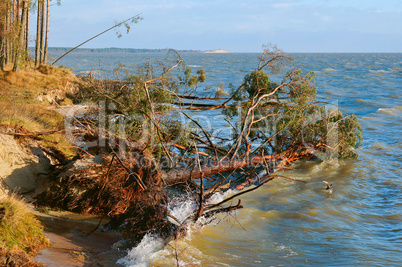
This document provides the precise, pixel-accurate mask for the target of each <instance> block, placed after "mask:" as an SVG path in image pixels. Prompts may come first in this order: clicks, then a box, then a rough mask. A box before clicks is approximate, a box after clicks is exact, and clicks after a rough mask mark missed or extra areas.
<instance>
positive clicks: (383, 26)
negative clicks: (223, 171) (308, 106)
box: [31, 0, 402, 52]
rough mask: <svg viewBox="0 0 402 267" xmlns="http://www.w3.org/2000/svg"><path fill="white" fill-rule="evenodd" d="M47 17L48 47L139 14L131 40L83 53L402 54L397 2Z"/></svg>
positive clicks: (307, 0) (318, 1)
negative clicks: (272, 49) (266, 50)
mask: <svg viewBox="0 0 402 267" xmlns="http://www.w3.org/2000/svg"><path fill="white" fill-rule="evenodd" d="M52 2H56V1H55V0H53V1H52ZM50 12H51V15H50V37H49V38H50V40H49V46H51V47H73V46H76V45H78V44H80V43H81V42H83V41H85V40H87V39H89V38H91V37H92V36H94V35H96V34H98V33H100V32H102V31H104V30H106V29H108V28H109V27H111V26H113V25H115V24H116V22H120V21H123V20H125V19H127V18H130V17H132V16H134V15H136V14H139V13H141V16H142V18H143V19H142V20H141V21H140V22H138V23H137V24H133V25H131V30H130V32H129V34H125V29H124V28H121V29H120V31H121V33H123V36H122V37H121V38H117V34H116V31H113V30H112V31H110V32H108V33H107V34H104V35H102V36H100V37H98V38H96V39H94V40H92V41H90V42H89V43H87V44H85V45H84V46H83V47H87V48H106V47H120V48H156V49H161V48H162V49H163V48H173V49H195V50H212V49H226V50H228V51H229V52H261V51H262V50H263V45H266V44H274V45H276V46H278V47H279V48H281V49H282V50H284V51H285V52H402V0H282V1H280V0H62V1H61V5H60V6H57V5H52V6H51V10H50ZM32 20H34V19H33V16H32V19H31V21H32ZM33 28H34V26H31V29H32V30H33ZM32 34H34V33H32Z"/></svg>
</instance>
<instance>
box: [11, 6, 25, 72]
mask: <svg viewBox="0 0 402 267" xmlns="http://www.w3.org/2000/svg"><path fill="white" fill-rule="evenodd" d="M26 6H27V3H26V0H23V1H22V3H20V2H19V1H17V13H18V15H17V18H18V21H16V23H17V25H16V26H17V28H16V29H17V31H18V32H16V34H17V35H18V36H17V38H16V42H15V45H14V47H15V56H14V66H13V71H14V72H17V71H18V68H19V65H20V60H21V58H22V57H23V56H24V55H25V51H24V43H23V40H24V23H25V21H26V18H25V17H26V15H27V10H26ZM20 9H21V16H20V15H19V13H20V11H19V10H20Z"/></svg>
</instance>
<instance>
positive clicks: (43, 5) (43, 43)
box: [40, 0, 46, 64]
mask: <svg viewBox="0 0 402 267" xmlns="http://www.w3.org/2000/svg"><path fill="white" fill-rule="evenodd" d="M41 13H42V15H41V21H40V27H41V39H40V63H41V64H42V63H44V56H45V19H46V14H45V0H42V2H41Z"/></svg>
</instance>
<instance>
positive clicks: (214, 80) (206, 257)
mask: <svg viewBox="0 0 402 267" xmlns="http://www.w3.org/2000/svg"><path fill="white" fill-rule="evenodd" d="M92 56H93V55H87V56H83V55H80V56H77V58H76V61H74V58H70V59H68V60H70V61H68V62H64V63H62V64H64V65H69V66H72V67H73V68H74V70H75V71H87V70H90V67H89V66H90V64H94V65H95V66H97V64H98V61H99V58H98V59H97V60H96V61H94V60H93V59H91V57H92ZM96 56H97V57H99V56H100V55H99V54H96ZM147 56H148V57H155V58H158V57H160V55H159V56H158V55H155V54H148V55H141V54H136V55H134V54H133V55H129V56H127V55H119V54H114V55H104V57H103V59H102V65H104V64H105V65H106V67H107V68H112V67H111V66H114V65H115V64H116V62H119V63H124V64H134V63H138V62H140V61H141V60H144V58H147ZM182 56H183V58H184V59H185V60H186V62H187V63H188V64H190V65H193V66H194V69H195V70H196V69H197V68H205V69H206V70H207V79H208V80H207V84H206V86H218V85H219V84H220V83H224V85H225V87H227V86H228V84H229V83H230V82H231V83H233V84H235V85H237V84H239V83H240V82H241V81H242V79H243V77H244V75H245V74H246V73H248V72H250V71H251V70H253V69H255V68H256V66H257V61H258V59H257V55H256V54H224V55H219V54H184V55H182ZM83 57H85V59H86V60H88V61H87V62H83V61H82V60H83ZM295 57H296V62H297V66H298V67H300V68H302V69H303V70H304V71H308V70H314V71H315V72H316V86H317V91H318V98H319V99H320V100H325V101H331V102H332V101H338V105H339V109H340V110H341V111H342V112H344V113H346V114H349V113H355V114H356V115H357V116H358V118H359V120H360V123H361V124H362V126H363V128H364V132H363V137H364V143H363V146H362V147H361V148H359V150H358V154H359V159H358V160H342V161H334V160H333V161H324V162H312V161H300V162H298V163H296V164H295V165H294V170H291V171H285V172H283V174H284V175H286V176H291V177H294V178H297V179H301V180H304V181H306V182H307V183H299V182H295V181H290V180H286V179H276V180H274V181H272V182H270V183H268V184H266V185H264V186H263V187H261V188H259V189H258V190H256V191H253V192H252V193H249V194H246V195H242V196H241V199H242V204H243V205H244V207H245V208H244V209H241V210H238V211H236V213H234V214H232V216H226V217H221V218H220V222H219V223H218V224H217V225H209V226H207V227H205V228H203V229H202V230H201V231H200V232H195V233H191V234H190V236H189V237H188V238H186V239H184V240H181V241H178V242H177V243H174V242H171V243H170V244H169V245H167V246H165V248H164V249H161V250H160V249H159V248H158V249H156V250H152V249H151V250H150V251H151V252H149V253H148V254H147V253H145V254H146V255H145V256H144V255H142V256H141V260H138V258H139V256H138V255H137V256H136V254H135V251H134V252H132V253H131V254H130V253H129V254H128V256H127V258H125V263H126V265H127V266H129V265H134V266H142V265H148V264H151V265H154V266H171V265H175V264H176V258H175V255H176V252H177V255H178V258H179V261H180V264H181V265H184V264H198V265H202V266H288V265H296V266H310V265H313V266H338V265H347V266H354V265H359V266H402V185H401V184H402V183H401V179H402V178H401V177H402V174H401V169H402V168H401V162H402V159H401V155H402V153H401V152H402V151H401V150H402V144H401V134H400V133H401V116H402V115H401V110H402V108H401V107H402V100H401V97H400V95H401V91H402V90H401V82H402V79H401V67H402V54H296V55H295ZM79 58H80V59H81V60H78V59H79ZM91 60H92V61H91ZM91 62H92V63H91ZM94 69H96V68H94ZM204 93H205V92H203V91H202V90H201V91H200V94H204ZM328 98H329V100H328ZM213 112H215V113H208V112H202V111H197V112H193V114H192V115H197V114H199V115H205V116H217V115H219V114H218V113H216V112H217V111H213ZM214 123H217V125H223V124H224V121H223V120H219V119H217V120H214ZM214 126H215V125H214ZM323 181H328V182H329V183H332V184H333V189H334V190H333V193H332V194H331V193H329V191H327V190H325V184H324V183H323ZM243 228H244V229H243ZM152 242H153V241H152V240H148V241H147V242H145V243H147V244H151V243H152ZM155 244H158V242H155ZM173 247H176V251H175V250H174V249H173Z"/></svg>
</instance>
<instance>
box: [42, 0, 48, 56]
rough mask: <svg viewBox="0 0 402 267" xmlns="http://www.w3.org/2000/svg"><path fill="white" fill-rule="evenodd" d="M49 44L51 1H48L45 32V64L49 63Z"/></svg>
mask: <svg viewBox="0 0 402 267" xmlns="http://www.w3.org/2000/svg"><path fill="white" fill-rule="evenodd" d="M48 42H49V0H46V31H45V48H44V51H43V62H42V63H46V61H47V48H48Z"/></svg>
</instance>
